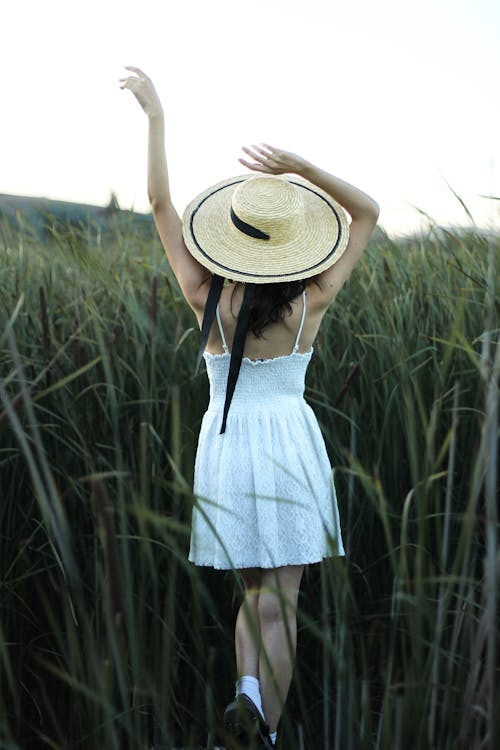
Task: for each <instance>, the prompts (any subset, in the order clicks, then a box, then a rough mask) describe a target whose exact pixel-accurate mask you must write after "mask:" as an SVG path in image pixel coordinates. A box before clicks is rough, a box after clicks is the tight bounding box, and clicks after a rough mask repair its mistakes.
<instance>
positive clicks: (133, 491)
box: [0, 222, 500, 750]
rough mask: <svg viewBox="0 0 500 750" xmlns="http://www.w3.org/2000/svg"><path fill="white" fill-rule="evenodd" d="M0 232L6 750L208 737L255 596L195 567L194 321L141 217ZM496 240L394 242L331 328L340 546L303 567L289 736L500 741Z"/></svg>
mask: <svg viewBox="0 0 500 750" xmlns="http://www.w3.org/2000/svg"><path fill="white" fill-rule="evenodd" d="M0 237H1V241H0V258H1V264H0V294H1V300H2V304H1V307H0V315H1V319H0V331H1V332H2V333H1V334H0V335H1V339H0V342H1V343H0V375H1V385H0V395H1V400H2V401H1V408H0V435H1V438H0V482H1V495H2V503H1V505H0V516H1V547H0V570H1V619H0V664H1V672H0V674H1V677H0V688H1V689H0V747H3V748H9V749H10V750H20V748H35V747H36V748H39V747H46V748H53V749H54V750H55V749H56V748H57V749H59V748H72V749H73V748H85V750H93V749H94V748H96V749H97V748H99V750H100V749H101V748H106V750H111V749H113V750H115V749H116V750H118V749H120V750H122V749H123V748H129V747H130V748H148V747H150V746H152V745H153V744H157V745H162V746H169V747H172V746H179V745H181V744H182V745H183V746H193V745H197V744H198V745H199V744H203V745H205V743H206V742H213V741H214V740H215V739H216V738H217V728H218V723H219V721H220V711H221V709H222V708H223V706H224V705H225V703H227V702H228V701H229V700H230V699H231V698H232V692H233V685H234V679H235V668H234V653H233V630H234V617H235V614H236V609H237V605H238V603H239V601H240V600H241V585H240V584H239V582H238V580H237V578H236V577H235V575H234V574H233V573H232V572H231V571H227V572H221V571H213V570H211V569H202V568H196V567H194V566H193V565H191V564H190V563H188V562H187V549H188V544H189V532H190V515H191V508H192V502H193V499H192V496H191V483H192V471H193V461H194V452H195V448H196V439H197V434H198V429H199V425H200V421H201V417H202V414H203V411H204V408H205V406H206V403H207V399H208V388H207V383H206V378H205V376H204V374H203V373H201V374H200V375H198V376H197V377H194V376H193V374H192V373H193V369H194V368H193V365H194V359H195V351H196V346H197V332H196V330H195V321H194V318H193V316H192V314H191V313H190V311H189V310H188V308H187V307H186V305H185V303H184V302H183V300H182V298H181V295H180V293H179V290H178V287H177V285H176V283H175V280H174V279H173V278H172V276H171V273H170V271H169V269H168V266H167V263H166V260H164V258H163V253H162V250H161V247H160V245H159V242H158V240H157V238H156V237H155V236H154V234H153V233H152V234H151V236H149V237H148V236H147V235H144V232H142V233H141V234H138V233H137V231H136V230H135V228H134V224H133V223H132V222H131V223H130V224H129V225H127V226H124V225H120V224H118V223H117V224H116V225H115V227H114V229H113V230H112V231H111V233H109V234H104V235H103V234H101V230H100V229H99V228H97V227H93V226H92V225H91V224H89V225H85V226H82V227H81V228H80V229H74V228H70V227H68V228H66V229H64V228H62V227H60V226H59V227H54V228H53V229H52V231H51V236H50V238H49V239H47V240H46V241H44V242H43V243H41V242H40V241H39V240H38V239H37V238H36V237H35V236H33V235H31V234H30V232H29V228H28V227H23V226H21V227H20V228H19V229H16V230H12V229H10V228H9V227H8V226H7V225H4V226H2V228H1V232H0ZM498 248H499V240H498V238H497V237H494V236H491V237H489V236H487V235H485V234H482V233H480V232H479V231H478V230H474V231H472V232H465V231H460V232H459V231H456V232H452V231H445V230H443V229H440V228H437V227H435V228H433V229H432V230H430V231H429V233H428V234H427V235H426V236H419V237H415V238H412V239H408V240H401V241H399V242H393V241H391V240H390V239H389V238H388V237H385V236H384V235H382V234H380V235H378V236H377V238H376V239H375V240H374V241H373V242H372V244H371V246H370V247H369V249H368V251H367V252H366V254H365V257H364V258H363V260H362V261H361V263H360V265H359V266H358V268H357V269H356V270H355V271H354V272H353V274H352V276H351V279H350V280H349V282H348V284H347V285H346V286H345V287H344V289H343V290H342V292H341V293H340V295H339V296H338V298H337V300H336V302H335V304H334V305H333V306H332V308H331V309H330V311H329V312H328V315H327V318H326V320H325V321H324V323H323V326H322V329H321V331H320V334H319V338H318V341H317V344H316V352H315V356H314V359H313V362H312V364H311V367H310V369H309V373H308V380H307V383H308V388H307V393H306V396H307V398H308V400H309V401H310V403H311V404H312V405H313V407H314V409H315V411H316V413H317V415H318V418H319V419H320V422H321V425H322V428H323V430H324V434H325V438H326V440H327V445H328V448H329V451H330V455H331V459H332V463H333V464H334V466H335V467H336V473H335V481H336V484H337V492H338V496H339V505H340V513H341V520H342V528H343V536H344V542H345V546H346V549H347V556H346V558H345V559H339V558H332V559H330V560H328V561H325V562H323V563H322V564H321V565H316V566H312V567H311V568H309V569H308V570H307V572H306V576H305V579H304V582H303V585H302V591H301V594H300V598H299V609H298V620H299V645H298V653H297V664H296V669H295V675H294V681H293V684H292V688H291V691H290V695H289V700H288V702H287V710H286V711H285V714H284V717H283V732H284V739H283V747H286V748H287V750H288V749H289V748H290V750H295V748H297V750H298V749H299V748H303V747H313V746H314V747H320V748H324V750H329V749H330V748H334V749H335V750H368V749H369V748H370V749H372V748H373V749H374V750H398V749H399V748H401V749H403V748H404V750H422V748H426V750H427V749H429V750H430V749H431V748H436V750H438V749H439V750H479V749H480V748H481V749H482V748H488V750H493V748H496V747H498V746H500V728H499V723H500V718H499V717H500V698H499V691H498V668H497V661H498V654H497V647H498V632H499V631H498V624H497V620H498V565H499V553H498V551H499V546H498V516H497V506H496V503H497V497H496V480H497V438H498V379H499V370H500V345H499V343H498V342H499V336H498V330H499V309H498V307H499V306H498V270H496V271H495V262H496V263H497V269H498V261H497V260H496V258H497V256H498Z"/></svg>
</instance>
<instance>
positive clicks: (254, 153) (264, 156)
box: [241, 145, 274, 164]
mask: <svg viewBox="0 0 500 750" xmlns="http://www.w3.org/2000/svg"><path fill="white" fill-rule="evenodd" d="M252 149H253V150H252ZM241 150H242V151H244V152H245V154H247V155H248V156H251V157H252V159H255V161H256V162H258V163H259V164H265V163H266V162H267V161H273V160H274V159H273V156H272V155H271V154H270V153H268V152H267V151H264V149H263V148H260V147H259V146H255V145H254V146H252V148H251V149H250V148H247V147H246V146H242V149H241Z"/></svg>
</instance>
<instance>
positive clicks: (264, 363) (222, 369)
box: [203, 348, 313, 414]
mask: <svg viewBox="0 0 500 750" xmlns="http://www.w3.org/2000/svg"><path fill="white" fill-rule="evenodd" d="M312 353H313V349H312V348H311V349H310V350H309V351H307V352H292V354H287V355H285V356H283V357H273V358H271V359H264V360H251V359H248V358H247V357H243V360H242V362H241V369H240V373H239V377H238V380H237V383H236V388H235V391H234V396H233V400H232V403H231V410H230V414H233V413H236V412H238V411H239V412H240V413H241V412H242V411H249V410H250V411H258V410H259V407H262V408H264V407H265V408H266V409H269V407H270V406H273V405H274V406H275V407H276V408H277V409H283V408H284V407H285V406H291V405H293V404H297V401H298V400H302V399H303V396H304V389H305V376H306V371H307V367H308V365H309V362H310V361H311V356H312ZM203 356H204V358H205V362H206V366H207V374H208V379H209V382H210V404H209V406H208V408H209V410H210V411H212V410H220V411H222V409H223V408H224V400H225V397H226V383H227V375H228V370H229V362H230V359H231V355H230V354H229V353H227V354H211V353H210V352H205V353H204V355H203Z"/></svg>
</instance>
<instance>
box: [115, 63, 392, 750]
mask: <svg viewBox="0 0 500 750" xmlns="http://www.w3.org/2000/svg"><path fill="white" fill-rule="evenodd" d="M127 70H130V71H131V73H132V74H133V75H130V76H128V77H126V78H122V79H120V82H121V87H122V88H124V89H125V88H127V89H129V90H130V91H132V93H133V94H134V95H135V96H136V98H137V100H138V101H139V103H140V104H141V106H142V107H143V109H144V111H145V113H146V115H147V116H148V119H149V145H148V195H149V200H150V203H151V206H152V210H153V215H154V219H155V222H156V226H157V228H158V232H159V235H160V238H161V241H162V243H163V246H164V248H165V251H166V254H167V257H168V260H169V262H170V264H171V266H172V270H173V272H174V273H175V275H176V277H177V279H178V281H179V284H180V287H181V289H182V292H183V294H184V296H185V298H186V301H187V303H188V304H189V305H190V307H191V308H192V309H193V311H194V313H195V315H196V317H197V320H198V324H199V326H200V328H201V330H202V334H201V345H200V357H201V355H202V354H203V356H204V357H205V361H206V365H207V372H208V375H209V378H210V391H211V398H210V405H209V408H208V410H207V412H206V414H205V416H204V419H203V423H202V428H201V432H200V438H199V444H198V452H197V458H196V466H195V487H194V494H195V496H196V497H197V502H196V504H195V507H194V509H193V525H192V534H191V548H190V552H189V560H191V561H192V562H194V563H195V564H197V565H210V566H213V567H214V568H219V569H229V568H233V569H235V570H238V571H239V574H240V575H241V578H242V580H243V583H244V588H245V598H244V601H243V604H242V605H241V608H240V610H239V613H238V616H237V620H236V631H235V650H236V663H237V673H238V680H237V683H236V699H235V701H234V702H232V703H231V704H230V705H229V706H228V707H227V708H226V711H225V713H224V723H225V726H226V728H227V729H228V730H229V732H230V734H231V735H232V736H233V737H234V738H236V739H237V740H239V741H240V742H243V743H246V744H249V743H250V742H251V740H252V737H251V736H250V735H252V734H253V735H254V738H255V737H256V740H257V744H258V745H259V746H260V747H264V748H266V749H268V750H269V749H270V748H272V747H273V746H274V744H275V742H276V738H277V729H278V723H279V719H280V716H281V713H282V709H283V706H284V703H285V700H286V697H287V693H288V689H289V686H290V681H291V677H292V671H293V662H294V657H295V650H296V629H297V622H296V605H297V598H298V593H299V588H300V582H301V578H302V573H303V569H304V565H305V564H308V563H314V562H319V561H320V560H321V559H323V558H324V557H327V556H332V555H335V554H338V555H344V554H345V552H344V548H343V545H342V536H341V530H340V523H339V517H338V508H337V499H336V495H335V488H334V486H333V480H332V478H331V467H330V465H329V462H328V457H327V454H326V449H325V445H324V441H323V438H322V436H321V433H320V431H319V427H318V424H317V421H316V419H315V417H314V415H313V413H312V410H311V409H310V407H309V406H308V405H307V404H306V402H305V401H304V399H303V391H304V377H305V371H306V369H307V365H308V363H309V360H310V358H311V354H312V346H313V342H314V339H315V337H316V334H317V332H318V328H319V325H320V323H321V320H322V318H323V316H324V314H325V312H326V310H327V308H328V307H329V305H330V304H331V303H332V302H333V301H334V299H335V297H336V295H337V294H338V292H339V290H340V289H341V288H342V286H343V284H344V283H345V281H346V279H347V278H348V277H349V275H350V273H351V271H352V269H353V267H354V266H355V264H356V263H357V261H358V260H359V258H360V256H361V254H362V252H363V250H364V248H365V246H366V244H367V241H368V239H369V237H370V235H371V233H372V231H373V229H374V227H375V225H376V223H377V218H378V212H379V209H378V205H377V203H376V202H375V201H374V200H372V199H371V198H370V197H369V196H367V195H366V194H365V193H363V192H361V191H360V190H358V189H356V188H355V187H353V186H352V185H349V184H348V183H346V182H344V181H343V180H340V179H339V178H337V177H334V176H333V175H331V174H328V173H327V172H325V171H323V170H322V169H319V168H318V167H315V166H313V165H312V164H310V163H308V162H307V161H305V160H304V159H302V158H301V157H299V156H297V155H295V154H292V153H288V152H286V151H281V150H279V149H276V148H273V147H271V146H269V145H264V144H262V145H261V146H260V147H257V146H254V147H252V148H243V151H244V152H245V155H246V157H248V158H240V159H239V161H240V163H241V164H243V165H244V166H245V167H247V168H248V169H249V170H251V171H252V172H257V173H261V175H260V176H255V175H253V176H252V175H248V176H244V177H236V178H232V179H231V180H225V181H224V182H222V183H219V184H218V185H215V186H213V187H211V188H209V189H208V190H206V191H204V193H202V194H201V195H200V196H197V198H195V200H194V201H192V203H191V204H190V205H189V206H188V207H187V209H186V211H185V213H184V217H183V221H181V219H180V218H179V216H178V215H177V213H176V211H175V209H174V207H173V205H172V201H171V197H170V190H169V182H168V173H167V163H166V157H165V148H164V115H163V110H162V106H161V103H160V101H159V98H158V95H157V93H156V91H155V88H154V86H153V84H152V82H151V80H150V79H149V78H148V77H147V76H146V75H145V74H144V73H143V72H142V71H141V70H139V69H138V68H133V67H128V68H127ZM285 174H286V175H289V176H288V177H286V178H284V177H281V175H285ZM277 175H279V176H280V177H276V176H277ZM344 209H345V210H346V211H347V212H348V213H349V215H350V217H351V222H350V225H349V223H348V222H347V219H346V215H345V213H344ZM224 279H225V283H223V282H224ZM228 282H229V283H228ZM200 357H199V358H200Z"/></svg>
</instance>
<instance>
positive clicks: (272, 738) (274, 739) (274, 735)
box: [269, 730, 278, 745]
mask: <svg viewBox="0 0 500 750" xmlns="http://www.w3.org/2000/svg"><path fill="white" fill-rule="evenodd" d="M277 736H278V730H276V731H275V732H269V737H270V738H271V742H272V743H273V745H275V744H276V737H277Z"/></svg>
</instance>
